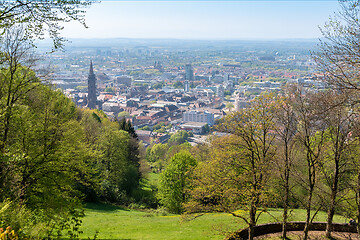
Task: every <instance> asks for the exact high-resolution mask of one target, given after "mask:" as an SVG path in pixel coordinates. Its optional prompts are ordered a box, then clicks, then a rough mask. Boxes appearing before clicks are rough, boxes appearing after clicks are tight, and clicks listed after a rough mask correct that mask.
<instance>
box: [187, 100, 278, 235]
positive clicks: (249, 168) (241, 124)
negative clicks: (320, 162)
mask: <svg viewBox="0 0 360 240" xmlns="http://www.w3.org/2000/svg"><path fill="white" fill-rule="evenodd" d="M276 104H277V103H276V101H275V99H274V98H273V96H272V95H262V96H259V97H258V98H256V99H255V100H254V101H253V102H252V103H251V105H250V107H249V108H245V109H242V110H241V111H239V112H234V113H232V114H230V115H227V116H226V118H225V119H224V121H223V122H222V123H221V125H220V126H219V128H220V130H222V131H226V132H229V133H231V134H232V136H230V137H225V138H220V139H219V140H218V141H219V142H215V144H213V145H212V150H213V151H212V152H211V154H210V160H209V162H205V163H203V164H199V167H200V168H199V171H200V172H202V174H201V175H202V176H203V177H201V176H199V175H196V177H195V182H194V190H192V191H191V195H192V198H191V199H192V201H191V202H190V203H189V204H188V209H189V211H192V210H195V211H196V210H199V211H201V210H202V209H204V210H210V209H213V210H216V211H226V212H229V213H231V214H232V215H233V216H235V217H239V218H241V219H243V220H244V221H245V222H246V223H247V225H248V227H249V239H253V238H254V227H255V225H256V222H257V219H258V217H259V215H260V214H261V213H262V212H264V211H265V209H261V206H262V204H264V203H265V202H266V201H267V198H268V193H269V192H268V189H267V183H269V178H270V168H269V166H270V164H271V163H272V161H273V158H274V155H275V145H274V139H275V137H274V135H273V134H272V131H273V130H274V122H273V119H274V116H275V115H274V113H275V106H276ZM224 156H226V158H225V159H224ZM196 172H197V171H196ZM204 173H205V174H204ZM240 207H243V208H244V209H246V211H245V212H246V213H247V215H244V214H239V213H237V212H236V210H238V208H240Z"/></svg>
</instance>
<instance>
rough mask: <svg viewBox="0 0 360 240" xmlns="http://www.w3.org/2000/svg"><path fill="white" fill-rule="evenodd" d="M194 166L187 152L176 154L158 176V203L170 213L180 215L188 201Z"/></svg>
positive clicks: (194, 162) (192, 158)
mask: <svg viewBox="0 0 360 240" xmlns="http://www.w3.org/2000/svg"><path fill="white" fill-rule="evenodd" d="M195 166H196V160H195V158H194V157H193V156H192V155H191V154H190V153H189V152H188V151H181V152H179V153H176V154H175V155H174V156H173V157H172V158H171V159H170V162H169V165H168V166H167V168H166V169H165V171H164V172H162V173H161V175H160V182H159V192H158V198H159V202H160V203H161V204H162V205H164V206H165V207H166V208H167V209H168V210H169V211H170V212H172V213H182V212H183V205H182V204H183V203H185V202H186V200H187V199H188V194H187V193H186V190H187V188H189V187H190V185H189V183H190V181H189V179H190V177H191V171H192V169H193V167H195Z"/></svg>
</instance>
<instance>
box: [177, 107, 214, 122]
mask: <svg viewBox="0 0 360 240" xmlns="http://www.w3.org/2000/svg"><path fill="white" fill-rule="evenodd" d="M183 121H184V122H203V123H207V124H208V125H209V126H212V125H214V122H215V121H214V114H212V113H209V112H207V111H205V112H199V111H194V110H193V111H189V112H184V113H183Z"/></svg>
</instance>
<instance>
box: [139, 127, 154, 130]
mask: <svg viewBox="0 0 360 240" xmlns="http://www.w3.org/2000/svg"><path fill="white" fill-rule="evenodd" d="M139 130H144V131H151V128H150V127H149V126H144V127H142V128H139Z"/></svg>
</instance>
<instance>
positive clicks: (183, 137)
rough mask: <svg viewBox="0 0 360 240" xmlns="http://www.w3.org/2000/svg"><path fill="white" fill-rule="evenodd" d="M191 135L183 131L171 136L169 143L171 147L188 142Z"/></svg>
mask: <svg viewBox="0 0 360 240" xmlns="http://www.w3.org/2000/svg"><path fill="white" fill-rule="evenodd" d="M189 137H190V134H189V133H188V132H187V131H184V130H181V131H178V132H176V133H174V134H173V135H171V137H170V139H169V141H168V143H169V145H178V144H182V143H184V142H186V141H187V139H188V138H189Z"/></svg>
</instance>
